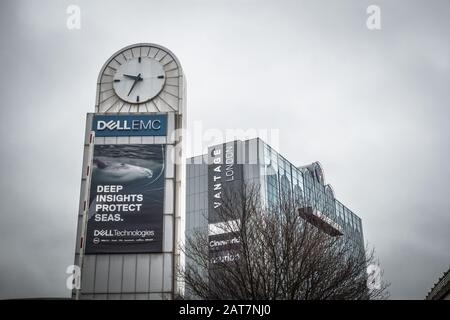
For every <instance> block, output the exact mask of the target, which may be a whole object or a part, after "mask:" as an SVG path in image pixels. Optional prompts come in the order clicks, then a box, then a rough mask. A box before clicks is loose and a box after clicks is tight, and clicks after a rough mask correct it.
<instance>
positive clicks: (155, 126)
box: [92, 115, 167, 137]
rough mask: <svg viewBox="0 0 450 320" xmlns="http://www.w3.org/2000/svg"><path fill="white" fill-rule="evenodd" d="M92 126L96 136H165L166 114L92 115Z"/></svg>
mask: <svg viewBox="0 0 450 320" xmlns="http://www.w3.org/2000/svg"><path fill="white" fill-rule="evenodd" d="M92 128H93V130H94V131H95V135H96V136H97V137H115V136H165V135H166V131H167V115H140V116H129V115H126V116H125V115H124V116H103V115H102V116H99V115H98V116H97V115H96V116H94V121H93V124H92Z"/></svg>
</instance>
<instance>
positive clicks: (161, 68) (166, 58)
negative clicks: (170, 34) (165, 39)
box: [95, 43, 183, 113]
mask: <svg viewBox="0 0 450 320" xmlns="http://www.w3.org/2000/svg"><path fill="white" fill-rule="evenodd" d="M97 93H98V95H97V101H96V107H95V108H96V112H101V113H134V112H170V111H178V110H179V107H180V103H181V102H182V97H183V73H182V71H181V68H180V66H179V65H178V62H177V61H176V60H175V58H174V57H173V56H172V54H171V53H169V52H168V51H167V50H165V49H164V48H162V47H159V46H156V45H152V44H145V43H143V44H136V45H131V46H128V47H126V48H123V49H122V50H120V51H117V52H116V53H115V54H114V55H113V56H111V57H110V58H109V59H108V61H107V62H106V63H105V65H104V66H103V68H102V70H101V72H100V76H99V79H98V82H97Z"/></svg>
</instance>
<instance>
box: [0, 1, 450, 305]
mask: <svg viewBox="0 0 450 320" xmlns="http://www.w3.org/2000/svg"><path fill="white" fill-rule="evenodd" d="M70 4H76V5H78V6H79V7H80V8H81V29H80V30H69V29H67V27H66V19H67V17H68V15H67V13H66V8H67V6H68V5H70ZM370 4H377V5H379V6H380V8H381V27H382V29H381V30H376V31H371V30H368V29H367V27H366V19H367V14H366V8H367V7H368V6H369V5H370ZM449 39H450V3H449V1H446V0H442V1H436V0H432V1H409V0H408V1H406V0H405V1H399V0H397V1H379V0H377V1H364V0H363V1H362V0H352V1H331V0H330V1H324V0H321V1H318V0H311V1H299V0H295V1H279V0H273V1H260V0H259V1H258V0H255V1H250V0H240V1H232V0H203V1H192V0H189V1H186V0H184V1H129V0H128V1H111V0H107V1H100V0H96V1H93V0H90V1H76V0H71V1H61V0H58V1H56V0H54V1H44V0H40V1H31V0H30V1H18V0H14V1H13V0H10V1H5V0H2V1H1V2H0V41H1V46H0V70H1V73H2V74H1V77H0V98H1V106H0V108H1V109H0V110H1V117H0V121H1V123H0V124H1V127H0V134H1V140H2V153H1V157H0V173H1V179H0V188H1V190H0V197H1V198H0V200H1V201H0V298H12V297H38V296H52V297H56V296H69V294H70V292H69V291H68V290H67V289H66V288H65V278H66V274H65V270H66V267H67V266H68V265H70V264H72V263H73V255H74V246H75V231H76V215H77V211H78V198H79V188H80V177H81V165H82V150H83V135H84V126H85V123H84V122H85V114H86V113H87V112H93V111H94V103H95V90H96V80H97V75H98V72H99V71H100V68H101V66H102V65H103V63H104V62H105V61H106V60H107V59H108V58H109V57H110V56H111V55H112V54H113V53H114V52H115V51H117V50H118V49H120V48H122V47H124V46H126V45H129V44H133V43H138V42H151V43H157V44H161V45H163V46H166V47H167V48H169V49H170V50H172V51H173V52H174V53H175V54H176V55H177V56H178V58H179V59H180V61H181V64H182V67H183V69H184V72H185V74H186V77H187V87H188V95H187V109H188V126H191V128H192V127H193V125H194V123H197V124H198V123H199V122H198V121H201V125H202V126H203V128H204V129H213V128H217V129H221V130H225V129H230V128H244V129H246V128H254V129H279V138H280V143H279V146H278V147H277V148H278V150H279V152H280V153H281V154H283V155H285V156H286V158H287V159H289V160H290V161H291V162H292V163H295V164H298V165H305V164H308V163H311V162H313V161H317V160H318V161H320V162H321V164H322V166H323V168H324V173H325V179H326V181H327V182H328V183H330V184H332V185H333V187H334V190H335V193H336V196H337V198H339V199H340V200H341V202H343V203H344V204H346V205H347V206H348V207H350V208H351V209H352V210H354V211H355V212H356V213H357V214H358V215H359V216H360V217H361V218H362V221H363V228H364V235H365V239H366V241H368V242H369V244H370V245H372V246H374V247H375V248H376V252H377V255H378V257H379V260H380V263H381V265H382V267H383V268H384V269H385V279H386V280H387V281H389V282H391V287H390V292H391V297H392V298H400V299H403V298H410V299H423V298H424V297H425V295H426V293H427V291H428V290H429V289H430V287H431V286H432V285H433V284H434V283H435V282H436V280H437V279H438V278H439V276H441V274H442V273H443V272H444V271H445V270H446V269H447V268H448V267H449V264H450V196H449V183H448V181H449V179H450V170H449V168H450V166H449V163H450V148H449V146H450V125H449V119H450V105H449V101H450V90H449V88H450V87H449V85H450V61H449V57H450V41H449Z"/></svg>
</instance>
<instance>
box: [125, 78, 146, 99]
mask: <svg viewBox="0 0 450 320" xmlns="http://www.w3.org/2000/svg"><path fill="white" fill-rule="evenodd" d="M142 80H143V79H142V78H141V74H140V73H139V74H138V75H137V77H135V79H134V82H133V85H132V86H131V89H130V91H129V92H128V96H129V95H130V93H131V91H133V88H134V86H135V85H136V83H138V82H139V81H142Z"/></svg>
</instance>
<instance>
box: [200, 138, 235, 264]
mask: <svg viewBox="0 0 450 320" xmlns="http://www.w3.org/2000/svg"><path fill="white" fill-rule="evenodd" d="M238 146H239V145H238V143H237V141H234V142H232V143H227V144H221V145H218V146H214V147H211V148H209V150H208V222H209V236H208V241H209V255H210V259H211V262H212V263H213V264H215V263H218V262H227V261H233V260H234V259H236V258H237V257H238V255H237V251H236V250H237V248H239V244H240V240H239V237H238V235H237V233H236V231H237V230H238V228H239V219H238V217H239V213H237V211H236V210H239V204H237V203H236V201H235V200H236V198H235V197H236V196H239V195H240V194H241V193H242V191H243V190H242V188H243V164H242V161H241V160H240V159H239V157H238ZM237 199H239V197H238V198H237ZM234 204H237V205H234Z"/></svg>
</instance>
